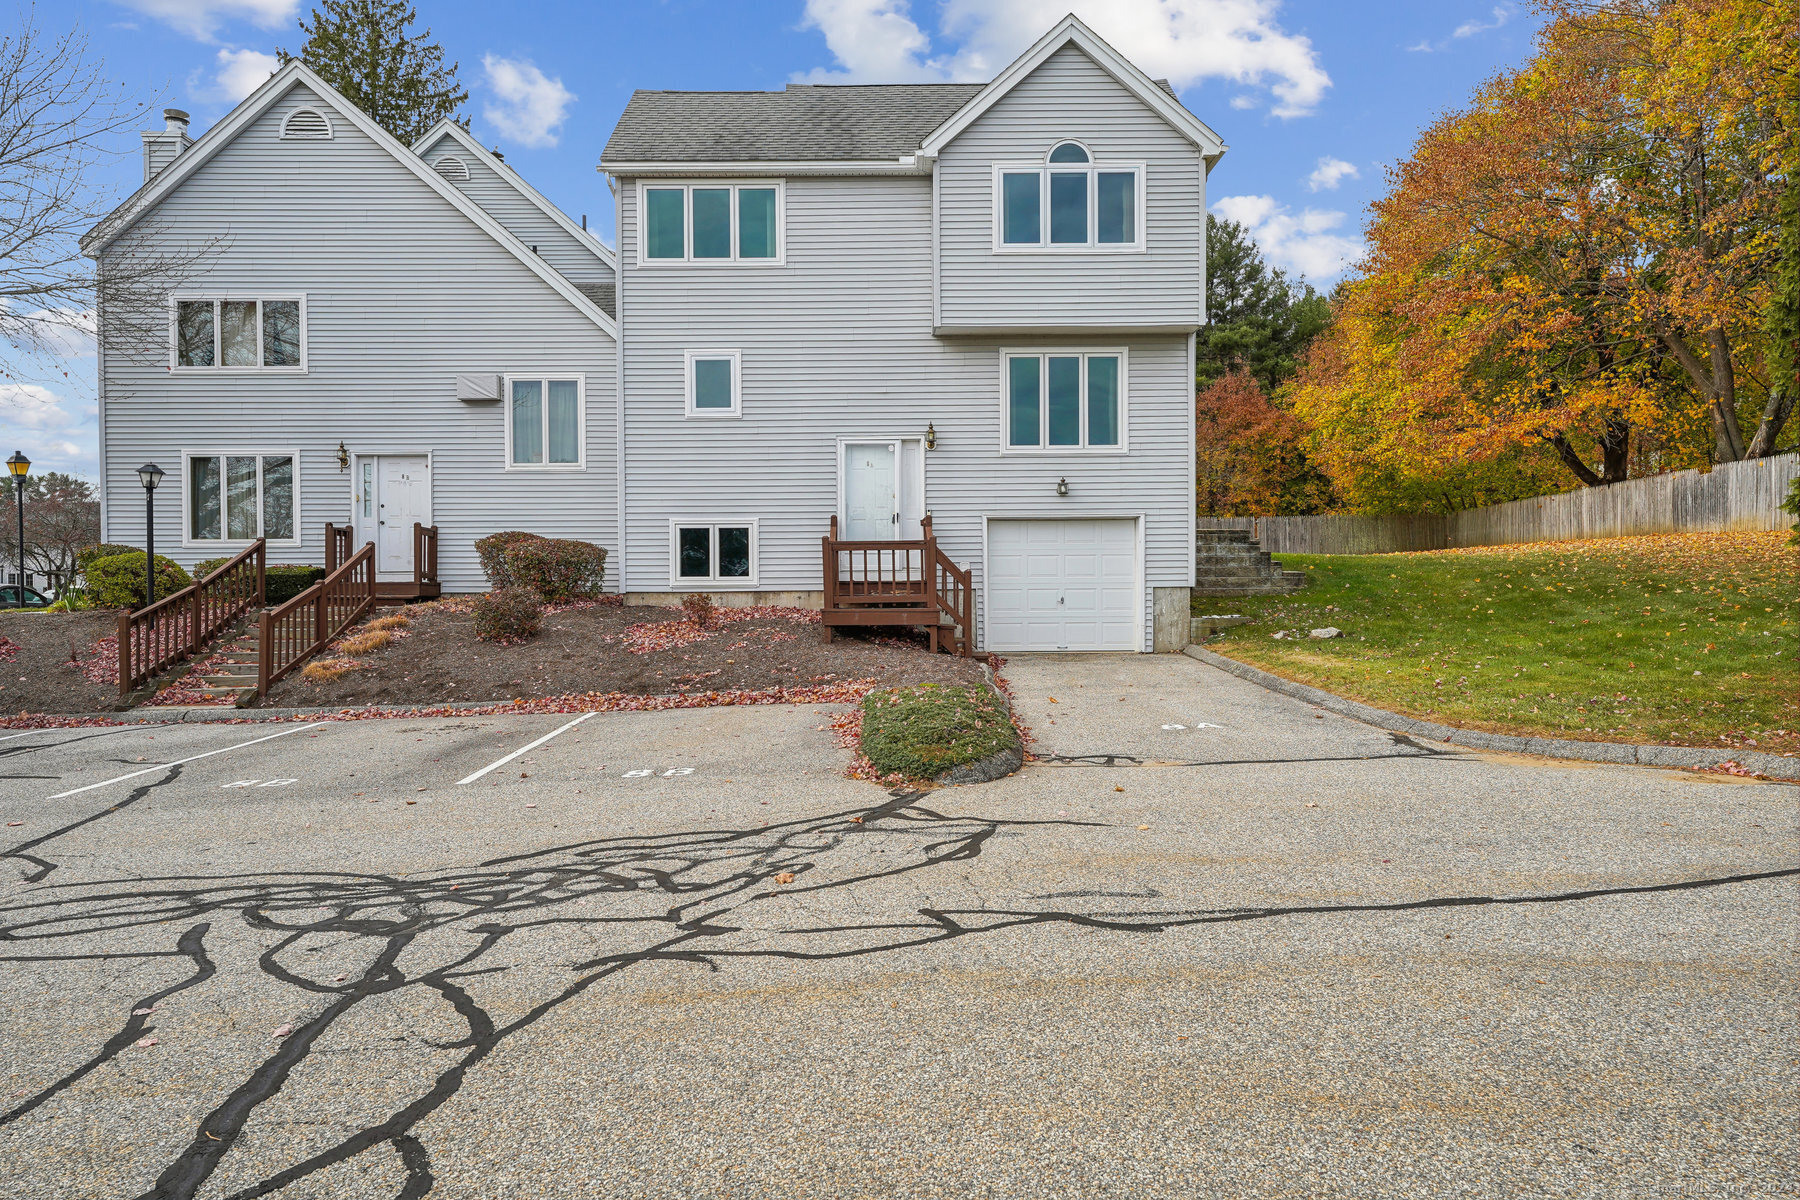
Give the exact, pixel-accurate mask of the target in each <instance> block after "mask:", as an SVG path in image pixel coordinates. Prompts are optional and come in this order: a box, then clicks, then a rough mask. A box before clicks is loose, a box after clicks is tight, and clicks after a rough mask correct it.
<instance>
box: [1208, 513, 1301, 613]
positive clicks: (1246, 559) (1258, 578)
mask: <svg viewBox="0 0 1800 1200" xmlns="http://www.w3.org/2000/svg"><path fill="white" fill-rule="evenodd" d="M1305 586H1306V573H1305V572H1304V571H1287V570H1283V569H1282V566H1281V564H1280V563H1279V562H1277V561H1275V559H1274V558H1273V557H1272V556H1271V555H1270V554H1269V552H1268V551H1266V550H1264V549H1263V548H1262V546H1261V545H1259V544H1258V543H1257V542H1256V540H1255V539H1253V538H1252V537H1251V536H1250V532H1249V531H1248V530H1245V529H1202V530H1200V531H1199V532H1198V533H1197V534H1196V535H1195V542H1194V595H1196V596H1277V595H1281V594H1283V593H1286V592H1297V591H1299V590H1300V589H1301V588H1303V587H1305Z"/></svg>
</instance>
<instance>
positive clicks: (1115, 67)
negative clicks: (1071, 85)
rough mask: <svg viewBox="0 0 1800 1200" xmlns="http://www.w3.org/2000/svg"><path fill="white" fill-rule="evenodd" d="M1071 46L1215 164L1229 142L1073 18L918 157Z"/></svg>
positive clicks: (939, 147) (937, 149) (935, 135)
mask: <svg viewBox="0 0 1800 1200" xmlns="http://www.w3.org/2000/svg"><path fill="white" fill-rule="evenodd" d="M1071 42H1072V43H1074V44H1075V45H1076V46H1077V47H1079V48H1080V49H1081V50H1082V51H1083V52H1084V53H1086V54H1087V56H1088V57H1089V58H1091V59H1093V60H1094V61H1095V62H1096V63H1098V64H1099V65H1100V67H1101V69H1102V70H1104V71H1105V72H1106V73H1107V74H1108V75H1111V76H1112V77H1113V78H1114V79H1116V80H1118V82H1119V84H1120V86H1122V87H1124V88H1125V89H1126V90H1127V91H1129V92H1131V93H1132V94H1133V95H1135V96H1136V97H1137V98H1138V99H1140V100H1142V101H1143V102H1144V103H1145V104H1146V105H1148V106H1149V107H1150V108H1151V109H1153V110H1155V112H1156V113H1157V115H1159V116H1161V117H1162V119H1163V120H1165V121H1167V122H1168V123H1169V124H1170V125H1171V126H1173V127H1174V128H1175V130H1176V131H1177V132H1179V133H1180V134H1182V136H1184V137H1186V138H1187V139H1188V140H1189V141H1191V142H1193V143H1194V145H1196V146H1198V147H1199V148H1200V153H1201V154H1202V155H1203V156H1205V157H1206V158H1207V159H1209V160H1216V159H1217V158H1218V157H1219V155H1221V154H1223V153H1225V143H1224V142H1223V141H1222V140H1221V139H1220V137H1219V135H1218V134H1216V133H1214V132H1213V131H1212V129H1211V128H1209V127H1208V126H1207V124H1206V122H1204V121H1202V120H1201V119H1200V118H1199V117H1196V116H1195V115H1194V114H1193V113H1191V112H1189V111H1188V110H1187V109H1186V108H1183V107H1182V105H1181V103H1180V101H1178V100H1176V99H1175V97H1173V96H1171V95H1169V93H1167V92H1165V91H1163V90H1162V89H1161V88H1159V87H1157V86H1156V83H1155V81H1154V80H1152V79H1151V78H1150V77H1149V76H1148V75H1146V74H1144V72H1143V71H1141V70H1140V69H1139V68H1138V66H1137V64H1136V63H1133V62H1132V61H1131V60H1130V59H1128V58H1126V57H1125V56H1123V55H1122V54H1120V53H1119V52H1118V51H1117V50H1114V49H1113V48H1112V47H1111V46H1109V45H1107V44H1106V43H1105V42H1104V41H1103V40H1101V38H1100V36H1099V35H1098V34H1096V33H1095V32H1094V31H1093V30H1091V29H1089V28H1088V27H1087V26H1086V25H1084V24H1082V23H1081V21H1080V19H1079V18H1077V17H1075V16H1074V15H1073V14H1071V15H1069V16H1067V17H1064V18H1063V19H1062V20H1061V21H1058V22H1057V23H1056V27H1055V28H1053V29H1052V30H1050V32H1049V33H1046V34H1045V35H1044V36H1043V37H1041V38H1039V39H1038V40H1037V42H1036V43H1035V44H1034V45H1033V46H1032V47H1031V49H1029V50H1027V51H1025V53H1024V54H1021V55H1020V56H1019V57H1018V58H1016V59H1014V60H1013V62H1012V65H1011V66H1009V67H1007V68H1006V70H1004V71H1002V72H1000V74H999V75H997V76H995V77H994V81H993V82H992V83H990V84H988V85H987V86H986V87H984V88H982V89H981V91H979V92H977V93H976V94H975V96H974V97H973V98H971V99H970V100H969V102H968V103H967V104H965V105H963V106H962V107H961V108H960V109H958V110H957V111H956V113H955V115H954V116H952V117H951V118H950V119H949V120H948V121H945V122H944V123H943V124H942V125H939V126H938V127H937V128H936V129H934V130H932V131H931V133H930V134H929V135H928V136H927V137H926V138H925V142H924V144H923V146H922V147H921V148H920V153H921V154H925V155H931V156H934V157H935V156H936V155H938V154H940V153H941V152H942V151H943V149H944V147H945V146H946V145H947V144H949V143H950V142H951V141H952V140H953V139H954V138H956V137H957V135H959V134H960V133H962V132H963V131H964V130H965V129H967V128H968V127H969V126H970V125H973V124H974V123H975V120H976V118H978V117H980V116H981V114H983V113H985V112H986V111H987V110H988V109H990V108H992V107H993V106H994V105H995V104H996V103H997V102H998V101H999V100H1000V98H1001V97H1002V96H1004V95H1006V94H1007V93H1008V92H1010V91H1012V90H1013V88H1015V87H1017V86H1018V85H1019V83H1020V81H1021V80H1023V79H1024V78H1025V77H1026V76H1028V75H1030V74H1031V73H1032V72H1033V71H1035V70H1037V69H1038V67H1040V66H1042V65H1043V63H1044V61H1045V60H1046V59H1048V58H1049V57H1050V56H1051V55H1052V54H1054V53H1056V52H1057V51H1058V50H1060V49H1062V48H1063V47H1064V46H1065V45H1068V44H1069V43H1071Z"/></svg>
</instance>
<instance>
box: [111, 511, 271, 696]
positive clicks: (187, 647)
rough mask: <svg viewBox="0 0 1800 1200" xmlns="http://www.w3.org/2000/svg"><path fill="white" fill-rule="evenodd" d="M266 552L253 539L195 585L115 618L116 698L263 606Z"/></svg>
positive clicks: (259, 539) (188, 656) (263, 544)
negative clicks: (116, 640)
mask: <svg viewBox="0 0 1800 1200" xmlns="http://www.w3.org/2000/svg"><path fill="white" fill-rule="evenodd" d="M267 568H268V549H267V546H266V545H265V543H264V542H263V539H261V538H257V539H256V541H255V542H254V543H252V544H251V545H250V546H249V547H248V548H247V549H245V550H244V551H243V552H242V553H241V554H239V555H237V557H235V558H233V559H232V560H231V561H230V562H228V563H226V564H225V565H223V566H221V567H220V568H219V569H218V570H216V571H214V572H213V573H212V574H210V575H208V576H207V577H206V578H205V579H202V580H200V581H199V582H198V583H193V584H189V585H188V586H187V587H184V588H182V589H181V590H180V591H179V592H176V593H175V594H174V595H172V596H167V597H164V598H163V599H161V600H158V601H157V602H156V603H155V604H152V605H150V606H149V607H147V608H140V609H138V610H137V611H136V612H130V611H126V612H121V613H120V614H119V695H120V696H121V697H125V696H129V695H130V694H131V693H132V691H133V689H135V688H139V687H142V686H143V685H144V684H146V683H148V682H149V681H150V680H151V679H152V678H154V677H155V676H156V675H157V674H158V673H159V672H161V671H162V670H163V669H164V668H166V667H169V666H172V665H173V664H175V663H177V662H180V661H181V660H182V659H184V658H191V657H193V656H195V655H197V654H199V653H200V651H201V650H203V649H205V648H206V647H207V646H209V645H211V644H212V643H213V641H214V640H216V639H217V638H218V636H219V635H220V634H221V633H224V632H225V631H226V630H227V629H229V628H231V627H232V626H233V625H235V624H236V623H237V622H238V620H239V619H240V618H242V617H243V616H244V615H245V614H246V613H248V612H250V611H251V610H252V609H256V608H261V607H262V603H263V594H264V587H265V586H266V584H267V574H266V572H267Z"/></svg>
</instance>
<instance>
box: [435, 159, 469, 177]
mask: <svg viewBox="0 0 1800 1200" xmlns="http://www.w3.org/2000/svg"><path fill="white" fill-rule="evenodd" d="M431 169H432V170H434V171H436V172H437V173H438V174H439V175H442V176H443V177H444V178H445V179H448V180H449V181H450V182H451V183H467V182H469V164H468V163H466V162H464V161H463V160H462V159H460V158H458V157H456V155H454V154H446V155H445V156H444V157H442V158H440V159H438V160H437V161H436V162H434V163H432V164H431Z"/></svg>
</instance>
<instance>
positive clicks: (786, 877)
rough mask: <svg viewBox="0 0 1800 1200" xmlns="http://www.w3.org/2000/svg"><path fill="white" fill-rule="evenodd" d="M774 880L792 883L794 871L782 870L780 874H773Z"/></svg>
mask: <svg viewBox="0 0 1800 1200" xmlns="http://www.w3.org/2000/svg"><path fill="white" fill-rule="evenodd" d="M775 882H776V883H792V882H794V873H793V872H792V871H782V872H781V873H780V874H778V875H776V876H775Z"/></svg>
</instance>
